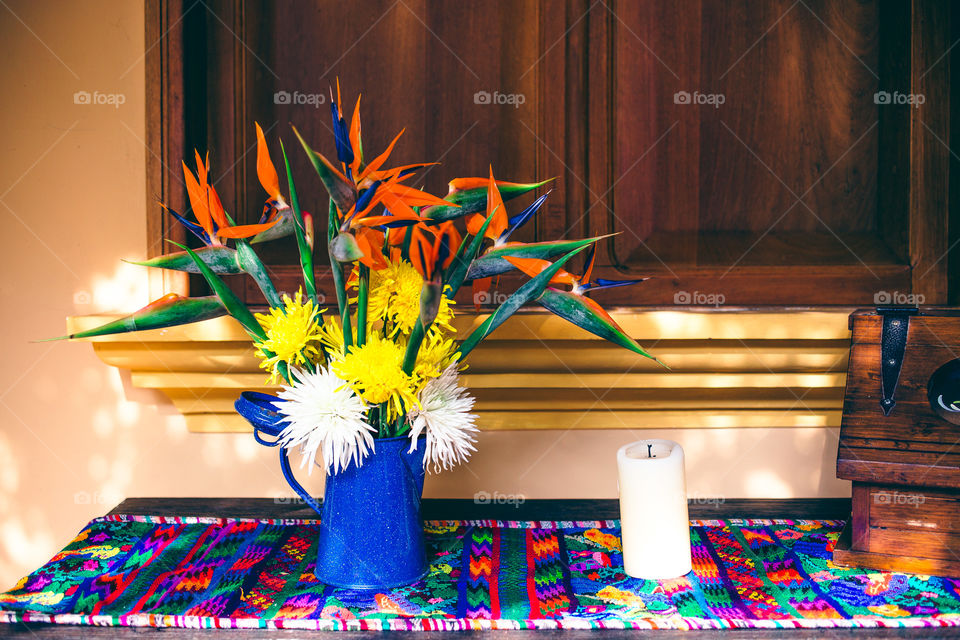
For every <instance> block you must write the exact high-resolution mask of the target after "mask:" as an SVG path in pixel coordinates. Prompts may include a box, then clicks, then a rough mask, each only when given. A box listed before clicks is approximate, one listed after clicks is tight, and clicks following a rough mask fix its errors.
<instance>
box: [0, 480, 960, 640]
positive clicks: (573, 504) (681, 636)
mask: <svg viewBox="0 0 960 640" xmlns="http://www.w3.org/2000/svg"><path fill="white" fill-rule="evenodd" d="M423 511H424V517H425V518H427V519H448V520H460V519H495V520H605V519H614V518H618V517H619V508H618V506H617V501H616V500H527V501H526V502H524V503H523V504H521V505H518V506H514V505H506V504H476V503H475V502H474V501H473V500H448V499H426V500H424V502H423ZM110 513H111V514H121V513H122V514H145V515H170V516H210V515H216V516H218V517H234V518H243V517H246V518H312V517H315V514H314V512H313V511H312V510H311V509H310V508H309V507H307V506H306V505H304V504H302V503H301V502H299V501H298V500H295V499H291V500H289V501H286V500H272V499H269V498H129V499H127V500H124V501H123V502H122V503H120V504H119V505H117V507H116V508H114V509H113V510H112V511H111V512H110ZM849 515H850V500H849V499H846V498H812V499H791V500H743V499H734V500H726V501H724V502H719V501H718V502H717V503H710V504H695V503H691V504H690V517H691V518H695V519H710V518H718V519H719V518H791V519H800V518H812V519H831V520H832V519H846V518H847V517H848V516H849ZM157 634H159V635H157ZM480 634H483V635H485V636H489V637H491V638H499V639H501V640H520V639H521V638H522V639H524V640H548V639H549V638H555V637H556V636H558V635H560V636H563V637H565V638H570V639H574V638H576V639H578V640H590V639H593V638H601V637H602V638H604V639H605V640H612V639H614V638H616V639H618V640H619V639H620V638H623V639H626V638H632V637H634V636H636V635H637V634H644V635H646V634H662V635H664V636H666V637H669V638H673V639H676V640H689V639H691V638H694V639H697V640H711V639H719V640H724V639H727V638H730V639H731V640H732V639H734V638H736V639H738V640H742V639H746V638H749V639H751V640H756V639H759V638H780V637H785V638H789V639H791V640H799V639H801V638H850V637H857V638H901V637H912V638H957V637H960V631H958V630H957V629H814V630H810V631H807V630H804V629H770V630H764V629H736V630H734V629H731V630H723V631H712V630H711V631H706V630H705V631H673V630H663V631H635V630H595V631H591V630H575V629H568V630H549V631H548V630H544V631H466V632H441V631H431V632H411V631H356V632H352V631H300V630H293V629H290V630H287V629H153V628H135V627H89V626H72V625H49V624H39V623H32V624H23V623H18V624H12V625H2V624H0V638H3V637H18V638H54V639H56V640H66V639H71V640H72V639H81V638H82V639H87V638H93V639H96V638H111V639H115V638H122V639H125V640H131V639H134V638H144V637H148V636H149V637H151V638H159V639H160V640H184V639H187V638H190V639H193V640H197V639H207V640H213V639H217V640H220V639H221V638H223V639H227V638H229V639H230V640H241V639H242V640H254V639H256V640H260V639H262V638H276V639H278V640H284V639H287V640H294V639H295V638H317V637H324V636H329V637H331V638H334V640H336V639H338V638H340V639H344V640H346V639H347V638H358V637H361V636H362V637H364V638H367V637H370V638H374V637H376V638H380V639H381V640H383V639H384V637H385V636H389V639H388V640H393V639H394V638H396V640H412V638H413V636H417V640H433V639H435V638H436V639H437V640H439V639H440V638H446V637H452V636H465V635H480Z"/></svg>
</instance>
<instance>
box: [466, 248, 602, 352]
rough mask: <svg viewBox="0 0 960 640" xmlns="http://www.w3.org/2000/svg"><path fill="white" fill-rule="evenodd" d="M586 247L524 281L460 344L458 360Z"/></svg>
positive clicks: (544, 287)
mask: <svg viewBox="0 0 960 640" xmlns="http://www.w3.org/2000/svg"><path fill="white" fill-rule="evenodd" d="M586 248H587V245H583V246H582V247H578V248H576V249H574V250H573V251H570V252H568V253H567V254H566V255H564V256H563V257H561V258H559V259H558V260H557V261H556V262H554V263H553V264H552V265H550V266H549V267H547V268H546V269H544V270H543V271H541V272H540V273H539V274H537V276H536V277H535V278H532V279H531V280H529V281H528V282H525V283H524V284H523V286H522V287H520V288H519V289H517V290H516V292H514V294H513V295H512V296H510V297H509V298H507V299H506V301H504V303H503V304H501V305H500V306H499V307H497V310H496V311H494V312H493V313H492V314H491V315H490V317H488V318H487V319H486V320H484V321H483V324H481V325H480V326H479V327H477V328H476V329H474V330H473V333H471V334H470V335H469V336H468V337H467V339H466V340H464V341H463V343H461V345H460V360H463V359H464V358H466V357H467V354H468V353H470V352H471V351H473V349H474V347H476V346H477V345H478V344H480V341H481V340H483V339H484V338H486V337H487V336H488V335H490V334H491V333H492V332H493V330H494V329H496V328H497V327H499V326H500V325H501V324H503V323H504V322H505V321H506V320H507V318H509V317H510V316H512V315H513V314H514V312H516V310H517V309H519V308H520V307H522V306H523V305H525V304H527V303H528V302H530V301H531V300H536V299H537V298H538V297H540V295H541V294H542V293H543V292H544V290H545V289H546V288H547V284H549V283H550V279H551V278H553V276H555V275H557V272H558V271H560V268H561V267H563V265H564V264H566V262H567V260H569V259H570V258H572V257H573V256H575V255H577V254H578V253H580V252H581V251H583V250H584V249H586Z"/></svg>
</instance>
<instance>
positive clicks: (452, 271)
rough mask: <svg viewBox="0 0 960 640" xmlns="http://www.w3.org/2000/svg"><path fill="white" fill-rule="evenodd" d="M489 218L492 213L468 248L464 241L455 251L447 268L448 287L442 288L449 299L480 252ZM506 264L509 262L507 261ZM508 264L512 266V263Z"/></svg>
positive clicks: (465, 276)
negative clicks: (455, 253)
mask: <svg viewBox="0 0 960 640" xmlns="http://www.w3.org/2000/svg"><path fill="white" fill-rule="evenodd" d="M494 213H496V212H494ZM491 220H493V215H489V216H487V219H486V220H484V221H483V226H482V227H480V231H479V232H477V235H475V236H473V238H472V239H471V240H470V245H469V248H467V243H466V242H461V243H460V250H459V251H457V255H456V256H455V257H454V259H453V262H451V263H450V268H449V269H448V270H447V281H446V285H447V287H448V288H445V289H444V293H445V295H446V296H447V297H448V298H449V299H451V300H453V299H454V297H455V296H456V295H457V291H459V290H460V287H461V286H463V281H464V280H466V279H467V273H468V272H469V270H470V268H471V265H473V263H474V261H475V260H476V258H477V254H478V253H480V247H481V246H483V234H484V233H485V232H486V230H487V227H488V226H490V221H491ZM504 262H506V260H504ZM507 264H510V263H509V262H508V263H507ZM510 266H511V267H512V266H513V265H510Z"/></svg>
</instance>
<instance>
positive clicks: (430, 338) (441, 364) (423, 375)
mask: <svg viewBox="0 0 960 640" xmlns="http://www.w3.org/2000/svg"><path fill="white" fill-rule="evenodd" d="M458 346H459V345H457V343H456V342H454V341H453V340H451V339H450V338H447V337H446V336H445V335H444V334H443V332H442V331H436V332H430V333H428V334H427V337H426V338H424V340H423V343H421V345H420V352H419V353H418V354H417V364H416V366H415V367H414V369H413V375H414V377H416V379H417V386H418V388H420V387H422V386H423V385H424V384H425V383H426V382H427V380H430V379H432V378H438V377H440V375H441V374H443V372H444V370H445V369H446V368H447V367H449V366H450V365H451V364H453V363H454V362H456V360H457V357H456V356H457V350H458Z"/></svg>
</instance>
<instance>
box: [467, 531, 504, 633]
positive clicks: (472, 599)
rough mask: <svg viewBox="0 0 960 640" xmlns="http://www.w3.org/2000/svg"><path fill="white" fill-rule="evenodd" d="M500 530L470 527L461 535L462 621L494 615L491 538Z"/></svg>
mask: <svg viewBox="0 0 960 640" xmlns="http://www.w3.org/2000/svg"><path fill="white" fill-rule="evenodd" d="M496 535H499V531H497V530H495V529H493V528H489V527H471V528H470V529H468V530H467V532H466V533H465V535H464V538H463V539H464V554H463V569H462V572H461V578H460V585H459V589H458V591H459V598H458V605H457V609H458V613H459V616H460V617H461V618H468V619H489V618H491V617H493V616H494V606H493V595H494V594H493V592H492V589H493V587H492V585H491V582H490V577H491V576H492V575H494V572H495V571H497V568H498V566H497V565H498V563H497V558H495V557H494V546H495V544H494V536H496Z"/></svg>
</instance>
